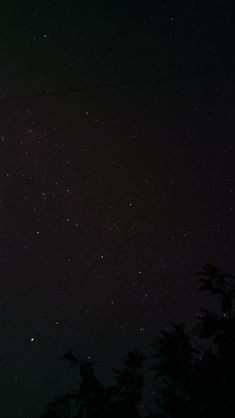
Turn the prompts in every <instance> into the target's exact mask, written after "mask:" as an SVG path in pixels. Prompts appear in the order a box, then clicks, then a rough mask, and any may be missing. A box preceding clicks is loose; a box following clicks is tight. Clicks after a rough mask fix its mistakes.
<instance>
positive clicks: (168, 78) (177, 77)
mask: <svg viewBox="0 0 235 418" xmlns="http://www.w3.org/2000/svg"><path fill="white" fill-rule="evenodd" d="M234 73H235V71H233V70H230V71H225V70H220V71H204V72H198V73H188V74H187V73H185V74H168V75H165V76H164V75H163V76H159V77H154V78H151V79H143V80H135V81H118V82H113V83H103V84H96V85H93V86H81V87H71V88H66V89H55V90H45V91H40V92H34V93H25V94H15V95H13V96H2V97H0V102H12V101H17V100H24V99H33V98H38V97H46V96H57V95H65V94H76V93H84V92H89V91H96V90H107V89H114V88H123V89H124V88H126V87H136V86H145V85H146V86H147V85H151V86H153V87H160V86H157V83H159V82H174V81H175V82H177V81H185V80H191V79H193V78H199V79H200V78H201V79H203V78H207V77H212V76H215V75H219V74H223V75H227V76H229V77H231V76H234Z"/></svg>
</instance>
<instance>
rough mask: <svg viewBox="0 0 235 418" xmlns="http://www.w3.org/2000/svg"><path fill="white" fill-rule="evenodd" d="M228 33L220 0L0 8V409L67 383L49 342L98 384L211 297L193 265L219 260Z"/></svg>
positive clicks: (149, 392)
mask: <svg viewBox="0 0 235 418" xmlns="http://www.w3.org/2000/svg"><path fill="white" fill-rule="evenodd" d="M234 32H235V26H234V6H233V3H232V2H231V1H214V2H213V3H212V2H210V1H208V2H204V3H203V4H202V5H201V4H200V2H193V1H191V2H190V1H189V2H186V1H185V2H184V1H154V2H153V1H146V2H139V1H135V2H134V1H129V0H127V1H125V2H124V1H123V2H122V1H121V2H115V1H109V2H107V1H102V0H100V1H98V0H97V1H93V0H90V1H89V0H87V1H85V0H84V1H69V0H68V1H66V2H64V1H59V2H58V1H49V0H47V1H45V2H43V1H41V2H38V1H34V2H26V1H25V2H16V1H12V2H8V3H7V4H6V3H5V4H4V3H2V4H1V5H0V48H1V59H0V61H1V65H0V214H1V223H0V232H1V247H0V257H1V260H0V261H1V280H0V286H1V287H0V329H1V340H0V357H1V358H2V361H1V363H0V416H1V417H2V418H38V417H39V416H40V414H42V413H43V412H44V411H45V408H46V405H47V403H48V402H49V401H50V400H51V399H53V398H55V397H57V396H59V395H61V394H63V393H66V391H67V390H68V388H69V387H71V386H72V385H73V384H76V383H77V382H78V380H79V367H78V366H76V367H68V365H67V364H66V361H62V360H60V359H61V357H63V356H64V355H65V354H66V353H68V352H69V353H73V355H74V356H75V358H76V359H85V360H87V361H93V362H94V364H95V367H96V371H97V376H98V379H100V381H102V382H104V384H110V381H111V379H112V376H113V373H112V370H113V369H115V368H116V369H117V368H120V367H121V365H122V363H123V361H124V360H125V358H126V356H127V353H128V352H129V351H130V350H132V351H133V350H135V349H137V350H139V351H143V352H144V355H145V356H146V357H147V358H148V356H149V358H150V357H151V355H152V354H151V348H150V345H151V343H152V341H153V340H154V338H155V337H157V336H158V335H159V333H160V330H161V329H167V330H169V329H171V328H170V324H171V321H175V322H183V323H185V324H186V328H187V327H188V328H190V327H194V325H195V322H196V321H198V318H200V315H201V314H200V309H201V307H207V308H208V309H212V310H213V309H217V307H218V306H220V305H218V300H217V299H216V298H208V296H207V294H206V293H205V294H204V292H202V293H201V294H198V292H197V289H198V284H197V282H196V279H195V276H194V273H195V272H196V271H199V270H200V269H201V267H202V266H203V265H205V263H211V264H212V265H218V266H219V267H220V268H221V269H222V271H226V272H231V273H234V272H235V266H234V257H235V254H234V249H235V237H234V231H235V218H234V212H235V164H234V157H235V152H234V150H235V142H234V120H235V112H234V90H235V82H234V71H235V62H234V40H235V33H234ZM216 274H217V273H216ZM216 277H217V276H216ZM226 286H227V285H226ZM213 289H214V288H213V287H212V290H213ZM218 289H219V290H218ZM207 290H210V291H211V288H210V287H209V288H208V289H207ZM217 290H218V292H217V293H216V292H214V294H215V295H216V296H218V295H222V296H224V294H225V293H226V292H225V290H224V288H222V287H219V288H218V286H217ZM221 292H222V293H221ZM223 292H225V293H223ZM212 294H213V291H212ZM226 295H227V293H226ZM228 299H229V300H230V299H233V294H232V293H231V294H230V293H229V297H228ZM221 312H222V313H221V315H222V316H223V315H225V317H226V318H227V317H229V318H230V317H231V309H230V308H229V309H228V306H227V305H226V306H225V307H224V306H222V311H221ZM217 328H218V327H217ZM177 330H178V328H177ZM180 332H181V331H180ZM180 335H181V336H182V333H181V334H180ZM189 351H190V350H189ZM65 360H66V359H65ZM137 360H141V359H140V358H137ZM79 361H80V360H79ZM140 362H141V361H140ZM149 362H150V363H151V361H150V360H149ZM72 366H75V365H74V364H73V365H72ZM148 366H149V365H148V364H147V365H146V366H145V368H144V374H145V380H146V382H147V383H146V387H145V389H144V399H143V400H142V401H141V403H140V405H139V407H138V408H139V410H140V411H142V412H141V413H142V414H146V413H147V411H148V408H149V407H150V406H151V407H152V405H153V404H154V402H155V395H156V390H153V389H152V386H151V384H152V383H151V382H149V381H150V380H151V379H152V377H151V376H152V375H151V372H150V371H149V368H148ZM164 373H165V372H164ZM207 373H208V374H207V375H209V374H210V371H208V372H207ZM220 377H221V375H220ZM220 381H221V379H220ZM169 402H171V401H169ZM205 411H207V416H208V410H206V409H205ZM119 412H120V411H119ZM187 412H188V410H187ZM220 412H221V410H220ZM169 414H170V412H169V411H168V415H167V416H168V417H169V416H170V417H171V416H174V414H173V415H169ZM214 414H215V412H214ZM54 416H57V415H54ZM58 416H59V415H58ZM62 416H63V415H62ZM64 416H66V415H64ZM70 416H71V415H70ZM81 416H82V415H81ZM97 416H98V415H97ZM175 416H177V415H175ZM181 416H183V415H182V414H181ZM191 416H192V415H191ZM199 416H200V417H204V415H203V414H202V412H201V415H199ZM213 416H215V415H213ZM225 416H226V417H228V416H229V414H228V413H227V415H226V414H225ZM129 417H130V418H131V415H129Z"/></svg>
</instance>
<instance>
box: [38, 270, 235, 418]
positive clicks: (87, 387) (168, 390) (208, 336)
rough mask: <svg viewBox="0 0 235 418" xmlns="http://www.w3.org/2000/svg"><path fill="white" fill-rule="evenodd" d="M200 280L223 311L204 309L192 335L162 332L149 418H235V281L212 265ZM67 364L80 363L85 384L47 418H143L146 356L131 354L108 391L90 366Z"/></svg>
mask: <svg viewBox="0 0 235 418" xmlns="http://www.w3.org/2000/svg"><path fill="white" fill-rule="evenodd" d="M196 275H197V276H198V277H199V283H200V288H199V291H200V292H202V291H203V292H204V291H207V292H209V294H210V295H211V296H213V297H216V298H218V300H219V303H220V306H219V309H218V311H217V312H212V311H210V310H208V309H202V310H201V313H200V314H199V315H198V318H197V323H196V325H195V326H194V327H193V329H192V330H191V332H189V331H187V330H186V326H185V325H184V324H176V323H172V328H171V331H164V330H162V331H161V333H160V335H159V337H158V338H156V339H155V341H154V342H153V343H152V349H153V356H152V362H153V364H152V367H151V371H152V372H153V375H154V382H155V383H154V384H155V388H154V391H153V392H154V393H155V402H156V409H155V411H149V413H148V415H146V416H145V418H189V417H190V418H210V417H213V418H221V417H226V418H233V417H234V416H235V396H234V389H233V387H234V378H235V314H234V312H233V302H234V298H235V276H233V275H231V274H224V273H221V272H220V270H219V269H218V268H217V267H215V266H212V265H210V264H207V265H206V266H205V267H204V268H203V270H202V271H201V272H198V273H196ZM69 354H71V353H70V352H69ZM63 358H64V359H66V360H67V361H68V362H69V364H70V366H71V362H72V363H73V366H75V365H76V364H77V363H79V368H80V375H81V383H80V384H79V386H78V388H77V389H75V388H74V389H73V390H72V391H70V392H68V393H67V394H66V395H64V396H61V397H58V398H56V399H55V400H54V401H52V402H50V403H49V405H48V407H47V410H46V412H45V414H44V415H43V416H42V418H53V417H54V418H75V417H77V418H109V417H113V418H119V417H120V418H140V416H141V415H140V409H139V405H140V403H141V401H142V398H143V386H144V377H143V367H144V360H145V357H144V355H143V354H142V353H140V352H139V351H137V350H135V351H133V352H130V353H129V354H128V356H127V358H126V360H125V361H124V363H123V366H122V367H121V368H120V369H118V370H114V383H113V384H112V385H110V386H107V387H105V386H104V385H103V384H102V383H101V382H99V380H98V379H97V377H96V375H95V371H94V367H93V364H92V363H91V362H88V361H82V362H79V361H78V360H77V359H76V357H74V356H72V357H71V355H69V358H68V353H67V355H65V356H63ZM75 363H76V364H75Z"/></svg>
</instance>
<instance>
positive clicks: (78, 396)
mask: <svg viewBox="0 0 235 418" xmlns="http://www.w3.org/2000/svg"><path fill="white" fill-rule="evenodd" d="M80 376H81V383H80V385H79V388H78V389H73V390H72V391H70V392H69V393H68V394H67V396H68V398H69V399H70V401H72V402H73V403H74V405H75V408H74V409H75V415H74V416H75V417H77V418H103V417H105V416H106V410H107V396H106V389H105V387H104V386H103V385H102V384H101V383H100V382H99V380H98V379H97V377H96V375H95V372H94V366H93V363H92V362H91V361H87V360H83V361H82V362H80Z"/></svg>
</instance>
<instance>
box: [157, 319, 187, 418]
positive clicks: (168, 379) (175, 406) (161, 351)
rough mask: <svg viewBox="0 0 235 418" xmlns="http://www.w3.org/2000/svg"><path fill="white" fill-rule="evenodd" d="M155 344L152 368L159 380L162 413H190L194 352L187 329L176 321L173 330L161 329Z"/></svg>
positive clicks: (177, 414)
mask: <svg viewBox="0 0 235 418" xmlns="http://www.w3.org/2000/svg"><path fill="white" fill-rule="evenodd" d="M152 348H153V349H154V351H155V353H154V355H153V358H154V359H155V364H154V365H153V367H152V369H153V370H154V373H155V379H156V382H157V388H156V393H157V398H156V402H157V406H158V408H159V413H160V415H163V416H167V417H182V418H183V417H188V414H189V412H190V410H191V401H192V400H191V393H190V388H191V376H192V367H193V355H194V353H195V350H194V349H193V347H192V343H191V338H190V335H189V334H187V333H186V330H185V326H184V325H183V324H175V323H173V330H172V331H170V332H167V331H161V335H160V337H158V338H157V340H156V341H155V342H154V343H153V344H152ZM164 414H166V415H164Z"/></svg>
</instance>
